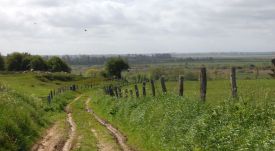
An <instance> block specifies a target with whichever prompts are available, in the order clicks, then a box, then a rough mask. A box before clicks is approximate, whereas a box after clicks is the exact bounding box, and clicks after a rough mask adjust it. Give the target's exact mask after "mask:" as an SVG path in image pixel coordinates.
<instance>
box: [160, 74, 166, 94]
mask: <svg viewBox="0 0 275 151" xmlns="http://www.w3.org/2000/svg"><path fill="white" fill-rule="evenodd" d="M160 83H161V88H162V92H163V93H166V92H167V89H166V85H165V79H164V76H161V78H160Z"/></svg>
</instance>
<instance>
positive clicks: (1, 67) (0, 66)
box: [0, 54, 5, 71]
mask: <svg viewBox="0 0 275 151" xmlns="http://www.w3.org/2000/svg"><path fill="white" fill-rule="evenodd" d="M4 70H5V61H4V58H3V57H2V55H1V54H0V71H4Z"/></svg>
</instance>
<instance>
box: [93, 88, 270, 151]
mask: <svg viewBox="0 0 275 151" xmlns="http://www.w3.org/2000/svg"><path fill="white" fill-rule="evenodd" d="M91 95H92V98H93V101H92V106H93V108H94V110H95V111H96V113H98V114H100V116H102V117H104V118H106V119H107V120H108V121H110V122H111V123H113V124H114V125H116V126H117V127H118V128H119V129H120V130H122V131H123V132H124V133H125V134H126V135H127V136H128V139H129V143H130V144H131V145H132V146H134V147H135V148H138V149H140V150H148V151H149V150H165V151H166V150H167V151H168V150H169V151H172V150H273V149H274V147H275V133H274V132H275V130H274V128H275V125H274V119H275V113H274V112H275V106H274V99H273V97H270V96H269V97H268V96H264V97H262V98H260V97H254V96H253V94H250V93H249V94H246V95H243V96H241V97H240V99H239V100H230V99H221V100H217V101H216V103H215V104H203V103H201V102H199V101H198V100H197V99H196V97H195V98H194V97H193V98H192V97H178V96H176V95H174V94H168V95H159V96H157V97H155V98H152V97H142V98H140V99H134V98H128V99H119V100H117V99H115V98H112V97H109V96H104V95H103V94H102V93H101V91H97V92H93V94H91ZM212 99H214V98H212Z"/></svg>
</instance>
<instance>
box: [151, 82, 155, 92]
mask: <svg viewBox="0 0 275 151" xmlns="http://www.w3.org/2000/svg"><path fill="white" fill-rule="evenodd" d="M151 87H152V95H153V96H156V90H155V82H154V80H151Z"/></svg>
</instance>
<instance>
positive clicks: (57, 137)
mask: <svg viewBox="0 0 275 151" xmlns="http://www.w3.org/2000/svg"><path fill="white" fill-rule="evenodd" d="M80 97H81V96H79V97H77V98H76V99H75V100H74V101H77V100H78V99H80ZM74 101H73V102H74ZM73 102H71V103H73ZM69 106H70V104H69V105H68V106H67V107H66V112H67V122H68V124H69V126H70V130H69V132H66V130H64V128H62V126H61V124H60V123H62V122H57V123H55V124H54V126H53V127H52V128H50V129H49V130H47V132H46V135H45V136H44V137H42V140H41V141H40V142H39V143H37V144H35V145H34V146H33V148H32V149H31V150H32V151H61V150H62V151H70V150H71V148H72V146H73V141H74V138H75V135H76V134H75V133H76V132H75V131H76V125H75V123H74V121H73V119H72V115H71V111H70V108H69ZM66 133H67V134H66ZM66 136H68V138H67V139H66Z"/></svg>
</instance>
